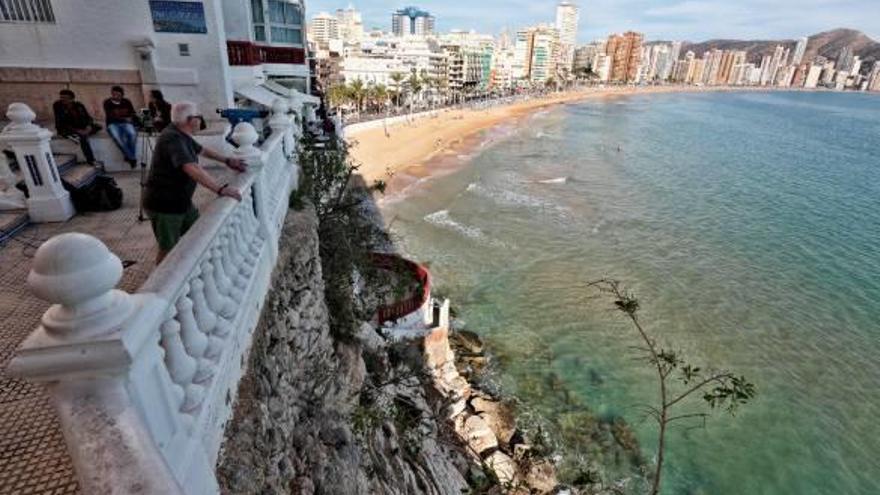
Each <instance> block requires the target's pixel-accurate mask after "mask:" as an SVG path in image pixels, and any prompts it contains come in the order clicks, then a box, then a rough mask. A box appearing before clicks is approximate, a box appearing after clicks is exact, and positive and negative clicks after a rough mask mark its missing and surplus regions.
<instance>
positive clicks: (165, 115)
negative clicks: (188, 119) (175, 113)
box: [150, 89, 171, 132]
mask: <svg viewBox="0 0 880 495" xmlns="http://www.w3.org/2000/svg"><path fill="white" fill-rule="evenodd" d="M150 115H151V116H152V117H153V128H154V129H155V130H156V132H162V131H163V130H164V129H165V127H166V126H168V124H170V123H171V104H170V103H168V102H167V101H165V96H164V95H162V92H161V91H159V90H158V89H154V90H152V91H150Z"/></svg>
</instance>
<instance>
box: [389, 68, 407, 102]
mask: <svg viewBox="0 0 880 495" xmlns="http://www.w3.org/2000/svg"><path fill="white" fill-rule="evenodd" d="M390 77H391V80H392V81H393V82H394V93H395V96H396V97H397V101H396V105H397V106H398V107H399V106H400V95H401V94H402V93H403V91H402V89H403V88H401V85H400V83H401V82H403V77H404V76H403V74H401V73H400V72H392V73H391V76H390Z"/></svg>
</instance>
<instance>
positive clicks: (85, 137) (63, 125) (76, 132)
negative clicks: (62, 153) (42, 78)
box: [52, 89, 101, 165]
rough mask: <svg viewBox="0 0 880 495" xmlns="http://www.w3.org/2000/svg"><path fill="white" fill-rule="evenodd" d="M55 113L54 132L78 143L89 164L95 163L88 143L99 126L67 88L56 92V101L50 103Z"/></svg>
mask: <svg viewBox="0 0 880 495" xmlns="http://www.w3.org/2000/svg"><path fill="white" fill-rule="evenodd" d="M52 112H53V113H54V114H55V132H57V133H58V135H59V136H62V137H65V138H67V139H70V140H71V141H74V142H75V143H77V144H79V147H80V149H82V152H83V156H84V157H85V159H86V162H87V163H88V164H89V165H94V164H95V153H94V152H93V151H92V145H91V143H89V136H92V135H94V134H95V133H97V132H98V131H100V130H101V126H99V125H98V124H96V123H95V120H94V119H93V118H92V116H91V115H89V111H88V110H86V107H85V105H83V104H82V103H80V102H78V101H76V94H74V92H73V91H71V90H69V89H62V90H61V91H60V92H59V93H58V101H56V102H55V103H53V104H52Z"/></svg>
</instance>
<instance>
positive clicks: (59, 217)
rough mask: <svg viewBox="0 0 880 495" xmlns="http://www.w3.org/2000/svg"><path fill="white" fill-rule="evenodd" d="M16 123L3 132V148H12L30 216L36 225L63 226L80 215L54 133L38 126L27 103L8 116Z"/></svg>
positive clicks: (0, 139)
mask: <svg viewBox="0 0 880 495" xmlns="http://www.w3.org/2000/svg"><path fill="white" fill-rule="evenodd" d="M6 117H8V118H9V120H10V121H11V122H12V123H11V124H9V125H7V126H6V127H5V128H4V129H3V131H2V132H0V148H4V147H9V148H11V149H12V151H13V152H14V153H15V159H16V161H18V164H19V166H20V167H21V171H22V175H23V176H24V178H25V183H26V184H27V187H28V196H29V197H28V199H27V207H28V216H29V217H30V219H31V221H33V222H63V221H66V220H68V219H70V217H72V216H73V215H74V214H75V213H76V211H75V210H74V208H73V202H72V201H71V200H70V194H68V192H67V191H66V190H65V189H64V185H63V184H62V183H61V174H60V173H59V172H58V165H57V164H56V163H55V158H54V156H53V155H52V149H51V147H50V146H49V143H50V141H51V139H52V133H51V132H50V131H49V130H48V129H43V128H42V127H40V126H38V125H36V124H34V123H33V122H34V119H35V118H36V114H34V111H33V110H31V109H30V107H28V106H27V105H25V104H24V103H12V104H11V105H9V109H8V110H7V112H6Z"/></svg>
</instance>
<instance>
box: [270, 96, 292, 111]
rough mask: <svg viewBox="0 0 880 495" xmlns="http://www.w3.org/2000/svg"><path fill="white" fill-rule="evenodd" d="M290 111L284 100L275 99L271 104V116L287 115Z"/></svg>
mask: <svg viewBox="0 0 880 495" xmlns="http://www.w3.org/2000/svg"><path fill="white" fill-rule="evenodd" d="M289 111H290V105H288V104H287V102H286V101H284V98H275V101H273V102H272V114H273V115H287V113H288V112H289Z"/></svg>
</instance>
